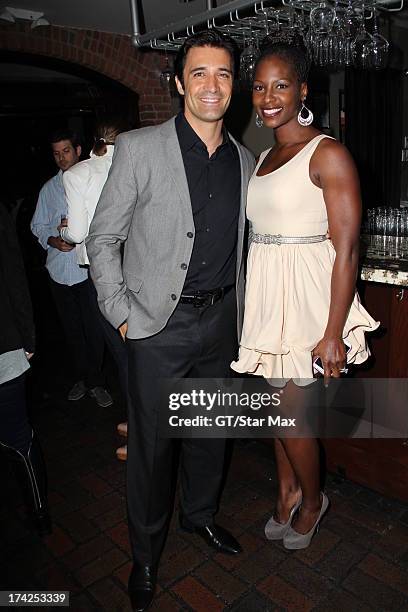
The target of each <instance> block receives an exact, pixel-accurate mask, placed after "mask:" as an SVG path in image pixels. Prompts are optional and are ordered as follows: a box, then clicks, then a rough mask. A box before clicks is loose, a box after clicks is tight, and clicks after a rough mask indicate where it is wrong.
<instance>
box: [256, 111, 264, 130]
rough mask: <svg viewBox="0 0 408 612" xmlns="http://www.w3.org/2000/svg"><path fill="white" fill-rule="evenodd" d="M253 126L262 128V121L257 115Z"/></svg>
mask: <svg viewBox="0 0 408 612" xmlns="http://www.w3.org/2000/svg"><path fill="white" fill-rule="evenodd" d="M255 125H256V127H258V128H261V127H262V126H263V121H262V119H261V117H260V116H259V115H258V113H256V117H255Z"/></svg>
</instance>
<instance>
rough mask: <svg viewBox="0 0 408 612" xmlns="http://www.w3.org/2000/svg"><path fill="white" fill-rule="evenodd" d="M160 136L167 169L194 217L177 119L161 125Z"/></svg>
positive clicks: (186, 206)
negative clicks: (176, 123)
mask: <svg viewBox="0 0 408 612" xmlns="http://www.w3.org/2000/svg"><path fill="white" fill-rule="evenodd" d="M160 137H161V141H162V147H163V148H162V150H163V151H164V157H165V160H166V165H167V171H168V173H169V176H170V178H171V180H172V181H173V183H174V184H175V186H176V188H177V191H178V194H179V196H180V201H181V203H182V205H183V208H185V212H186V214H187V215H188V216H190V217H191V218H192V216H193V212H192V209H191V200H190V192H189V189H188V183H187V177H186V171H185V169H184V162H183V157H182V155H181V149H180V145H179V141H178V138H177V132H176V126H175V119H174V117H173V118H172V119H170V121H166V122H165V123H163V124H162V125H161V128H160Z"/></svg>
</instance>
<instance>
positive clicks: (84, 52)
mask: <svg viewBox="0 0 408 612" xmlns="http://www.w3.org/2000/svg"><path fill="white" fill-rule="evenodd" d="M0 49H5V50H7V51H20V52H23V53H32V54H35V55H44V56H47V57H52V58H57V59H61V60H65V61H67V62H70V63H74V64H79V65H81V66H85V67H86V68H89V69H91V70H95V71H96V72H99V73H101V74H103V75H105V76H107V77H110V78H111V79H113V80H115V81H118V82H119V83H122V85H125V86H126V87H128V88H129V89H131V90H132V91H134V92H136V93H137V94H138V95H139V116H140V121H141V124H142V125H152V124H156V123H161V122H162V121H165V120H166V119H168V118H169V117H171V116H172V115H173V110H172V103H171V97H170V95H169V94H168V93H167V92H165V91H163V89H162V88H161V87H160V83H159V74H160V72H161V70H162V69H163V67H164V63H165V58H164V54H163V53H159V52H157V51H153V50H149V49H146V50H145V49H143V50H139V49H136V48H135V47H133V46H132V44H131V40H130V38H129V37H128V36H124V35H119V34H108V33H105V32H95V31H92V30H76V29H68V28H60V27H56V26H46V27H39V28H35V29H34V30H31V29H30V27H29V25H26V24H21V23H18V24H1V25H0Z"/></svg>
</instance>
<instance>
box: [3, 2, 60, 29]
mask: <svg viewBox="0 0 408 612" xmlns="http://www.w3.org/2000/svg"><path fill="white" fill-rule="evenodd" d="M0 19H2V20H3V21H8V22H9V23H15V22H16V21H17V20H18V19H20V20H22V21H29V22H30V23H31V29H32V30H33V29H34V28H37V27H38V26H47V25H50V22H49V21H48V20H47V19H46V18H45V17H44V13H40V12H38V11H30V10H27V9H20V8H14V7H13V6H6V7H4V8H3V9H2V10H1V11H0Z"/></svg>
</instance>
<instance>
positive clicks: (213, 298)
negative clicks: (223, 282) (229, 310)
mask: <svg viewBox="0 0 408 612" xmlns="http://www.w3.org/2000/svg"><path fill="white" fill-rule="evenodd" d="M233 287H234V285H229V286H228V287H219V289H212V290H211V291H201V290H200V291H191V293H182V294H181V298H180V302H181V303H182V304H192V305H193V306H194V307H195V308H201V307H203V306H213V304H215V303H216V302H219V301H220V300H222V299H223V298H224V296H225V295H226V294H227V293H228V292H229V291H231V289H232V288H233Z"/></svg>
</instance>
